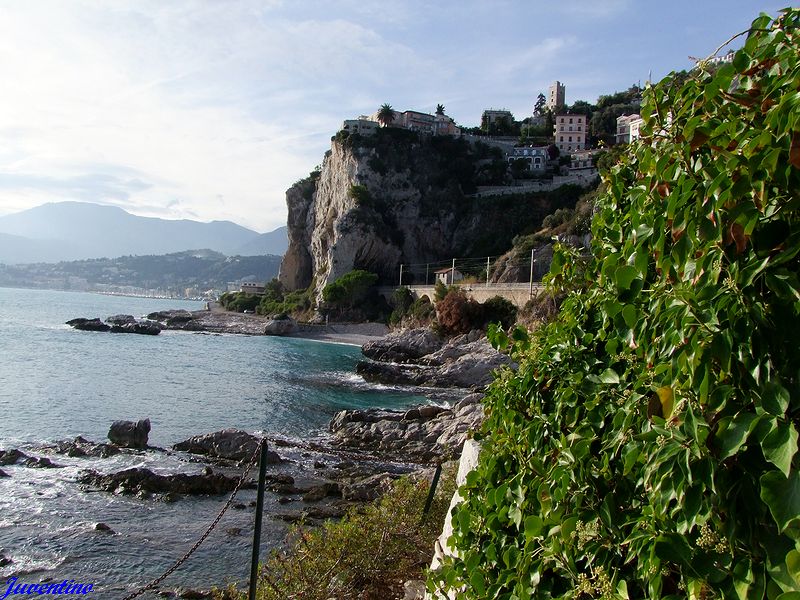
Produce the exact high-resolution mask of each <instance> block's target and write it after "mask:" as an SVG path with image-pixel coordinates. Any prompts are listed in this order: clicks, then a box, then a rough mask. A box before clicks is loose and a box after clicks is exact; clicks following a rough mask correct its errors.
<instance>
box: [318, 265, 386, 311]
mask: <svg viewBox="0 0 800 600" xmlns="http://www.w3.org/2000/svg"><path fill="white" fill-rule="evenodd" d="M377 282H378V276H377V275H375V273H370V272H368V271H361V270H355V271H350V272H349V273H345V274H344V275H342V276H341V277H339V278H338V279H337V280H336V281H334V282H333V283H329V284H328V285H326V286H325V287H324V288H323V289H322V299H323V300H324V301H325V306H324V307H323V310H324V311H325V312H327V313H328V314H331V315H333V316H334V317H336V318H340V319H349V320H353V321H361V320H373V319H379V318H385V315H386V313H387V312H388V307H387V305H386V301H385V300H384V299H383V298H381V297H380V296H379V295H378V293H377V290H376V288H375V284H376V283H377Z"/></svg>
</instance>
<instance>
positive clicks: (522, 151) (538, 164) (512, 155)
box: [506, 146, 549, 171]
mask: <svg viewBox="0 0 800 600" xmlns="http://www.w3.org/2000/svg"><path fill="white" fill-rule="evenodd" d="M506 158H507V159H508V162H509V163H512V162H514V161H515V160H519V159H523V160H526V161H528V168H529V169H530V170H531V171H540V170H541V171H543V170H544V168H545V166H546V165H547V159H548V158H549V156H548V154H547V146H539V147H533V146H530V147H516V148H512V149H511V151H510V152H508V153H507V154H506Z"/></svg>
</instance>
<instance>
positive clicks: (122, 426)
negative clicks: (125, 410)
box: [108, 419, 150, 448]
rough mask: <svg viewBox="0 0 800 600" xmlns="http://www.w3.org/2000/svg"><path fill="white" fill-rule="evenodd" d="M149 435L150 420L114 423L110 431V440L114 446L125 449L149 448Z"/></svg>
mask: <svg viewBox="0 0 800 600" xmlns="http://www.w3.org/2000/svg"><path fill="white" fill-rule="evenodd" d="M149 433H150V419H141V420H139V421H136V422H133V421H114V422H113V423H112V424H111V428H110V429H109V430H108V439H109V440H110V441H111V443H112V444H116V445H117V446H123V447H125V448H147V437H148V434H149Z"/></svg>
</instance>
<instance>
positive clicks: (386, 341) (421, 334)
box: [361, 328, 444, 362]
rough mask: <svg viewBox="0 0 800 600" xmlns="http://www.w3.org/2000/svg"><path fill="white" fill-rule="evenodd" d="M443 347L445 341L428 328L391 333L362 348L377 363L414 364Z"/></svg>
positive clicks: (363, 352)
mask: <svg viewBox="0 0 800 600" xmlns="http://www.w3.org/2000/svg"><path fill="white" fill-rule="evenodd" d="M443 345H444V339H442V337H441V336H440V335H439V334H437V333H436V332H434V331H433V330H431V329H428V328H419V329H409V330H406V331H401V332H397V333H390V334H389V335H387V336H386V337H384V338H381V339H380V340H375V341H371V342H367V343H366V344H364V345H363V346H362V347H361V352H362V354H363V355H364V356H366V357H367V358H371V359H372V360H377V361H384V362H414V361H415V360H417V359H419V358H422V357H423V356H425V355H427V354H431V353H432V352H436V351H437V350H439V349H440V348H441V347H442V346H443Z"/></svg>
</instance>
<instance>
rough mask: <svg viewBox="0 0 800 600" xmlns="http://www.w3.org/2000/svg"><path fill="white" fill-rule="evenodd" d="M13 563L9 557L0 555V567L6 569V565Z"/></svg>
mask: <svg viewBox="0 0 800 600" xmlns="http://www.w3.org/2000/svg"><path fill="white" fill-rule="evenodd" d="M13 562H14V561H13V560H11V559H10V558H9V557H7V556H5V555H3V554H0V567H7V566H8V565H10V564H12V563H13Z"/></svg>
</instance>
